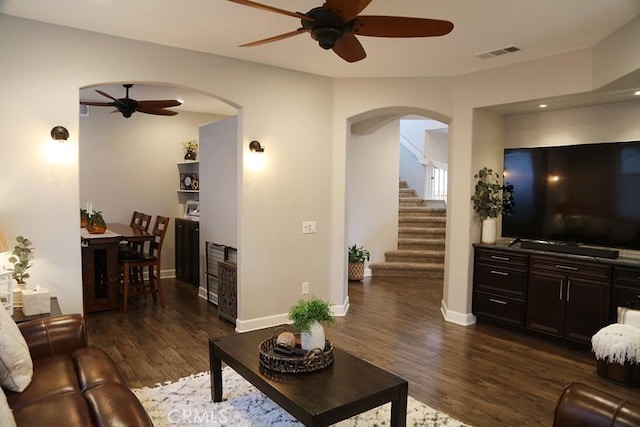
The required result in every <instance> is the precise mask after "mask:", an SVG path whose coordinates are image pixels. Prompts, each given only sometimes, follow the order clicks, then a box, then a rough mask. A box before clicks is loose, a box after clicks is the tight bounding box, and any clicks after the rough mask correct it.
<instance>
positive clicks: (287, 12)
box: [228, 0, 315, 21]
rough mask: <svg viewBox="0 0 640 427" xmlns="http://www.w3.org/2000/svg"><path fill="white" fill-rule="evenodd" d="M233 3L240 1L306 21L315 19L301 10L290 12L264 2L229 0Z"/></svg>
mask: <svg viewBox="0 0 640 427" xmlns="http://www.w3.org/2000/svg"><path fill="white" fill-rule="evenodd" d="M228 1H230V2H232V3H238V4H241V5H244V6H249V7H254V8H256V9H262V10H266V11H268V12H274V13H279V14H280V15H287V16H293V17H294V18H298V19H303V20H305V21H315V19H313V18H310V17H308V16H307V15H305V14H303V13H300V12H290V11H288V10H284V9H279V8H277V7H273V6H268V5H266V4H262V3H256V2H254V1H251V0H228Z"/></svg>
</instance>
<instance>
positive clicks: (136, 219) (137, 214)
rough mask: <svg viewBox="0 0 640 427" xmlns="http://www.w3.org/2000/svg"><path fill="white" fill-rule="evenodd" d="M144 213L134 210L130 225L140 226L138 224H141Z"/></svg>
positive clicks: (132, 226) (133, 226)
mask: <svg viewBox="0 0 640 427" xmlns="http://www.w3.org/2000/svg"><path fill="white" fill-rule="evenodd" d="M142 215H144V214H143V213H142V212H138V211H133V214H132V215H131V221H130V222H129V227H131V228H138V226H140V220H141V218H142Z"/></svg>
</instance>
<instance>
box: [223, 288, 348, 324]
mask: <svg viewBox="0 0 640 427" xmlns="http://www.w3.org/2000/svg"><path fill="white" fill-rule="evenodd" d="M348 311H349V297H348V296H347V297H346V298H345V299H344V302H343V303H342V304H340V305H337V304H333V305H331V312H332V313H333V315H334V316H336V317H344V316H346V314H347V312H348ZM287 316H288V313H284V314H276V315H273V316H265V317H258V318H255V319H249V320H240V319H236V331H237V332H249V331H255V330H256V329H264V328H270V327H272V326H277V325H282V324H291V320H289V318H288V317H287Z"/></svg>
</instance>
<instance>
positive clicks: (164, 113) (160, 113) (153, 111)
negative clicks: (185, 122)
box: [136, 106, 178, 116]
mask: <svg viewBox="0 0 640 427" xmlns="http://www.w3.org/2000/svg"><path fill="white" fill-rule="evenodd" d="M136 111H139V112H141V113H147V114H155V115H156V116H175V115H176V114H178V112H177V111H171V110H163V109H162V108H141V107H139V106H138V108H136Z"/></svg>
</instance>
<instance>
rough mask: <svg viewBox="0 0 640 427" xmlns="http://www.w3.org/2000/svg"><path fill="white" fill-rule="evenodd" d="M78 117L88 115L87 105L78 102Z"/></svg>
mask: <svg viewBox="0 0 640 427" xmlns="http://www.w3.org/2000/svg"><path fill="white" fill-rule="evenodd" d="M80 117H89V106H88V105H82V104H80Z"/></svg>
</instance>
